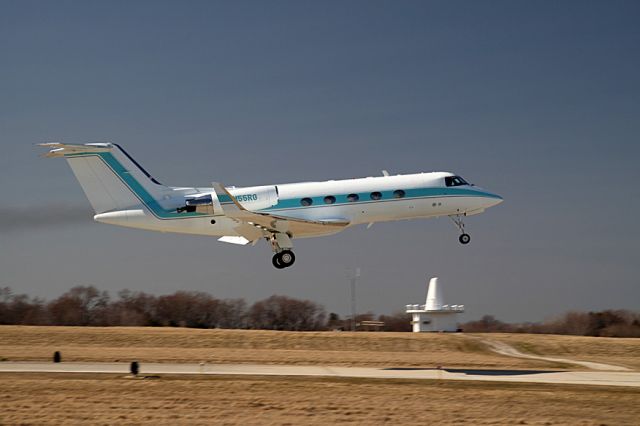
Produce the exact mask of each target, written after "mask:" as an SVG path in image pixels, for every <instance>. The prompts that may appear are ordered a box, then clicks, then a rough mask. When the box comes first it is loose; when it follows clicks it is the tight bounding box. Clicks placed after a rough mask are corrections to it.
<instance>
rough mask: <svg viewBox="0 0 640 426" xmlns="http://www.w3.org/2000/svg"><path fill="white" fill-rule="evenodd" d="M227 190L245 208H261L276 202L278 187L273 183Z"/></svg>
mask: <svg viewBox="0 0 640 426" xmlns="http://www.w3.org/2000/svg"><path fill="white" fill-rule="evenodd" d="M229 192H230V193H231V194H232V195H233V196H234V197H235V198H236V200H237V201H238V202H239V203H240V204H241V205H242V207H244V208H245V209H247V210H261V209H266V208H269V207H272V206H275V205H276V204H278V188H277V187H276V186H274V185H268V186H252V187H249V188H237V189H232V190H230V191H229Z"/></svg>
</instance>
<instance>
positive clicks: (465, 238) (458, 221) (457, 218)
mask: <svg viewBox="0 0 640 426" xmlns="http://www.w3.org/2000/svg"><path fill="white" fill-rule="evenodd" d="M449 218H451V220H452V221H453V223H454V224H455V225H456V226H457V227H458V229H459V230H460V232H461V234H460V236H459V237H458V241H460V244H469V241H471V236H470V235H469V234H467V233H466V232H464V221H463V220H462V215H459V214H457V215H452V216H449Z"/></svg>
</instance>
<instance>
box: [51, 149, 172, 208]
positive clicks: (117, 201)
mask: <svg viewBox="0 0 640 426" xmlns="http://www.w3.org/2000/svg"><path fill="white" fill-rule="evenodd" d="M41 146H46V147H48V148H51V150H50V151H49V152H48V153H46V154H45V156H46V157H64V158H65V159H66V160H67V162H68V163H69V166H71V169H72V170H73V173H74V174H75V176H76V178H77V179H78V181H79V182H80V185H81V186H82V189H83V190H84V193H85V194H86V196H87V198H88V199H89V202H90V203H91V206H92V207H93V210H94V211H95V212H96V214H100V213H104V212H109V211H114V210H125V209H127V208H131V207H133V206H139V205H141V204H143V205H145V206H147V207H148V208H149V209H150V210H151V211H152V212H154V210H155V211H164V209H162V207H161V206H160V204H159V200H162V199H163V198H165V197H166V196H167V195H170V194H171V193H172V192H173V191H172V189H171V188H170V187H168V186H165V185H162V184H161V183H160V182H158V181H157V180H155V179H154V178H153V177H152V176H151V175H150V174H149V173H148V172H147V171H146V170H145V169H143V168H142V167H141V166H140V165H139V164H138V163H137V162H136V161H135V160H134V159H133V158H132V157H131V156H130V155H129V154H127V152H126V151H125V150H124V149H122V148H121V147H120V146H119V145H117V144H112V143H89V144H84V145H72V144H62V143H44V144H41ZM154 213H155V212H154Z"/></svg>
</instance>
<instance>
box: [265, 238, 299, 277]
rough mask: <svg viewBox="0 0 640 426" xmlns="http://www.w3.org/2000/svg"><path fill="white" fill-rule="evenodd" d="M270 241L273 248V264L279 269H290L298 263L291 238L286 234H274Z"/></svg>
mask: <svg viewBox="0 0 640 426" xmlns="http://www.w3.org/2000/svg"><path fill="white" fill-rule="evenodd" d="M268 240H269V241H270V242H271V248H272V249H273V252H274V255H273V258H271V263H273V266H275V267H276V268H278V269H284V268H288V267H290V266H292V265H293V263H294V262H295V261H296V255H295V254H293V252H292V251H291V248H292V247H293V244H291V238H290V237H289V235H288V234H285V233H280V232H278V233H273V234H272V235H271V236H270V237H269V238H268Z"/></svg>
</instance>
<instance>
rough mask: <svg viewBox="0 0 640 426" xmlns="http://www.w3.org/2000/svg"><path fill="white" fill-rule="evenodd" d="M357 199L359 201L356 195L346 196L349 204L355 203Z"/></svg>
mask: <svg viewBox="0 0 640 426" xmlns="http://www.w3.org/2000/svg"><path fill="white" fill-rule="evenodd" d="M359 199H360V196H358V194H349V195H347V201H348V202H350V203H355V202H356V201H358V200H359Z"/></svg>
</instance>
